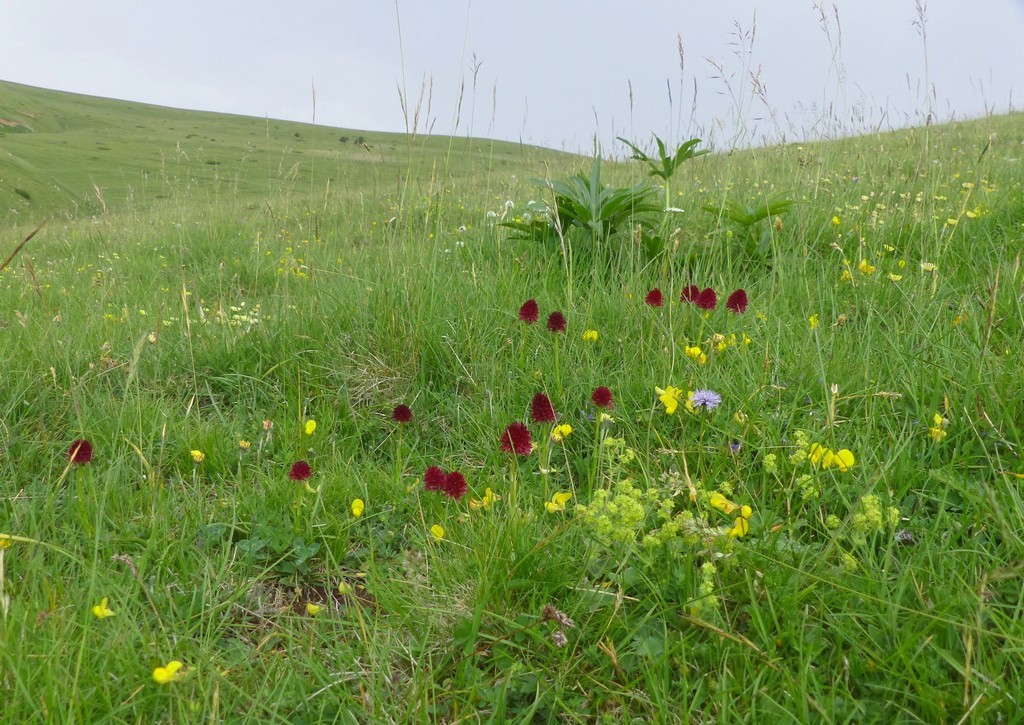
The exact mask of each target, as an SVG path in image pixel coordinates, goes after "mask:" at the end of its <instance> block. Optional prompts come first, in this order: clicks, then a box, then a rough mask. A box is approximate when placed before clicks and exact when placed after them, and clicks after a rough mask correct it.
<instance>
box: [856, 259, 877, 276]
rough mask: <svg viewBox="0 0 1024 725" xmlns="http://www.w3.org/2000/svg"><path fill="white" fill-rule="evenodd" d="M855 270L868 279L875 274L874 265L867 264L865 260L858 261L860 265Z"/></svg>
mask: <svg viewBox="0 0 1024 725" xmlns="http://www.w3.org/2000/svg"><path fill="white" fill-rule="evenodd" d="M857 269H859V270H860V273H861V274H863V275H865V276H868V277H870V276H871V275H873V274H874V273H875V265H873V264H868V260H866V259H862V260H860V264H858V265H857Z"/></svg>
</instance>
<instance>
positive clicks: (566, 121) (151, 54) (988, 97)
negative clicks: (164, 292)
mask: <svg viewBox="0 0 1024 725" xmlns="http://www.w3.org/2000/svg"><path fill="white" fill-rule="evenodd" d="M918 2H920V3H921V4H922V5H925V8H924V13H923V17H924V27H925V31H926V40H923V39H922V35H921V32H920V27H919V26H918V25H917V24H916V23H918V21H919V18H920V17H921V16H920V14H919V13H918V10H917V4H918V3H917V2H915V0H829V1H828V2H826V3H821V2H814V1H813V0H770V1H769V0H763V1H762V2H756V1H755V0H701V1H700V2H693V1H689V0H646V1H645V0H638V1H637V2H634V3H627V2H624V1H623V0H575V1H572V2H570V1H568V0H518V1H511V2H510V1H509V0H506V1H505V2H500V3H499V2H497V1H496V0H430V1H429V2H428V1H427V0H397V1H396V0H291V1H290V2H287V3H285V2H281V1H280V0H165V1H164V2H155V1H154V2H148V1H146V0H90V1H89V2H76V1H73V0H0V78H2V79H4V80H8V81H15V82H19V83H26V84H29V85H37V86H42V87H46V88H56V89H60V90H68V91H77V92H80V93H88V94H93V95H101V96H109V97H114V98H124V99H129V100H138V101H145V102H149V103H157V104H161V105H167V106H175V107H181V108H193V109H202V110H214V111H225V112H231V113H241V114H247V115H253V116H261V117H262V116H270V117H272V118H282V119H291V120H297V121H307V122H308V121H312V120H313V94H312V89H313V88H314V87H315V89H316V121H317V122H318V123H323V124H327V125H331V126H342V127H347V128H356V129H368V130H378V131H404V130H405V128H406V120H405V117H404V116H403V112H402V108H401V104H400V100H399V92H398V88H399V87H403V88H404V89H405V93H406V97H407V99H408V102H409V106H410V116H411V115H412V108H413V107H415V106H416V103H417V98H418V97H419V94H420V88H421V84H422V83H423V82H424V81H425V82H426V83H427V84H428V85H429V86H430V87H431V88H432V91H431V102H430V108H429V115H428V113H427V108H426V99H424V101H423V107H422V110H421V113H420V123H419V126H420V130H421V131H422V130H424V128H426V127H429V128H431V129H432V131H433V132H434V133H441V134H449V133H453V132H454V133H456V134H457V135H466V134H470V133H472V134H473V135H477V136H489V137H494V138H501V139H508V140H522V141H525V142H528V143H537V144H541V145H547V146H551V147H554V148H564V149H566V150H571V151H588V152H589V151H590V150H591V149H592V144H593V139H594V137H595V134H596V135H597V137H598V138H599V139H600V141H601V143H602V144H603V145H604V147H605V150H606V151H614V152H619V153H621V152H622V151H623V149H622V147H621V146H620V145H618V144H617V143H616V142H615V141H614V137H615V136H617V135H622V136H626V137H630V138H634V139H636V140H638V141H641V142H645V143H646V142H647V141H648V140H649V139H650V135H651V133H657V134H658V135H660V136H661V137H662V138H665V139H667V140H672V141H676V142H678V141H680V140H684V139H685V138H689V137H690V136H694V135H700V136H703V137H704V138H705V140H707V139H708V138H709V137H710V138H711V139H712V141H713V143H714V145H715V146H716V147H718V148H721V147H728V146H729V145H731V144H732V143H733V142H734V141H738V142H741V143H749V142H759V141H762V140H764V139H766V138H767V139H768V140H772V141H775V140H779V139H780V138H782V137H783V136H785V138H786V139H788V140H795V139H798V138H801V137H808V136H810V137H815V136H835V135H838V134H839V133H840V132H843V131H846V132H848V131H851V130H864V129H870V128H875V127H880V128H881V129H883V130H884V129H888V128H893V127H899V126H905V125H909V124H919V123H922V122H923V121H924V118H925V115H926V114H927V112H928V110H929V93H928V89H929V88H932V89H934V94H933V95H932V96H931V102H930V103H931V107H932V109H933V110H934V111H935V115H936V119H937V120H945V119H947V118H949V117H951V116H955V117H957V118H965V117H974V116H979V115H983V114H984V113H986V112H987V111H991V112H1003V111H1006V110H1008V109H1009V108H1010V107H1011V105H1014V104H1019V103H1020V102H1021V99H1022V98H1024V42H1022V40H1021V39H1022V38H1024V0H991V1H987V2H982V1H981V0H973V1H972V0H918ZM755 18H756V19H755ZM680 40H681V42H682V46H683V49H684V59H685V63H684V66H683V68H682V69H680V56H679V51H678V43H679V41H680ZM474 57H475V59H476V62H477V63H479V67H478V72H477V74H476V88H475V92H474V88H473V81H474V75H473V59H474ZM926 59H927V73H926ZM716 66H717V67H716ZM719 69H720V70H719ZM752 74H754V75H757V76H758V77H759V79H760V83H761V88H762V92H761V93H755V92H754V88H753V84H752V83H751V75H752ZM462 83H464V84H465V90H464V95H463V100H462V104H461V114H458V115H457V109H458V108H459V104H458V98H459V89H460V84H462ZM630 85H631V86H632V105H631V103H630ZM670 92H671V98H672V101H671V104H670V101H669V93H670ZM823 109H825V110H823ZM411 120H412V119H411V118H410V119H409V122H410V123H411ZM738 129H739V130H738Z"/></svg>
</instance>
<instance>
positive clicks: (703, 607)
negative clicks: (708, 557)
mask: <svg viewBox="0 0 1024 725" xmlns="http://www.w3.org/2000/svg"><path fill="white" fill-rule="evenodd" d="M717 573H718V569H717V568H716V567H715V565H714V563H713V562H710V561H705V562H704V563H703V564H701V567H700V585H699V586H698V587H697V597H696V598H695V599H694V601H693V603H692V604H691V605H690V614H691V615H693V616H695V617H697V616H700V615H701V614H703V613H705V612H708V611H711V610H714V609H717V608H718V597H717V596H716V595H715V575H716V574H717Z"/></svg>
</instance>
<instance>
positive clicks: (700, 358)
mask: <svg viewBox="0 0 1024 725" xmlns="http://www.w3.org/2000/svg"><path fill="white" fill-rule="evenodd" d="M683 352H685V353H686V357H688V358H690V359H691V360H694V361H695V362H696V363H697V364H698V365H703V364H705V363H706V362H707V361H708V356H707V355H705V354H704V351H703V350H701V349H700V347H699V346H694V347H690V346H689V345H687V346H686V347H684V348H683Z"/></svg>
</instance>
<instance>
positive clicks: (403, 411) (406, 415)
mask: <svg viewBox="0 0 1024 725" xmlns="http://www.w3.org/2000/svg"><path fill="white" fill-rule="evenodd" d="M391 420H393V421H395V422H396V423H410V422H412V408H410V407H409V406H408V405H396V406H395V409H394V410H393V411H391Z"/></svg>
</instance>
